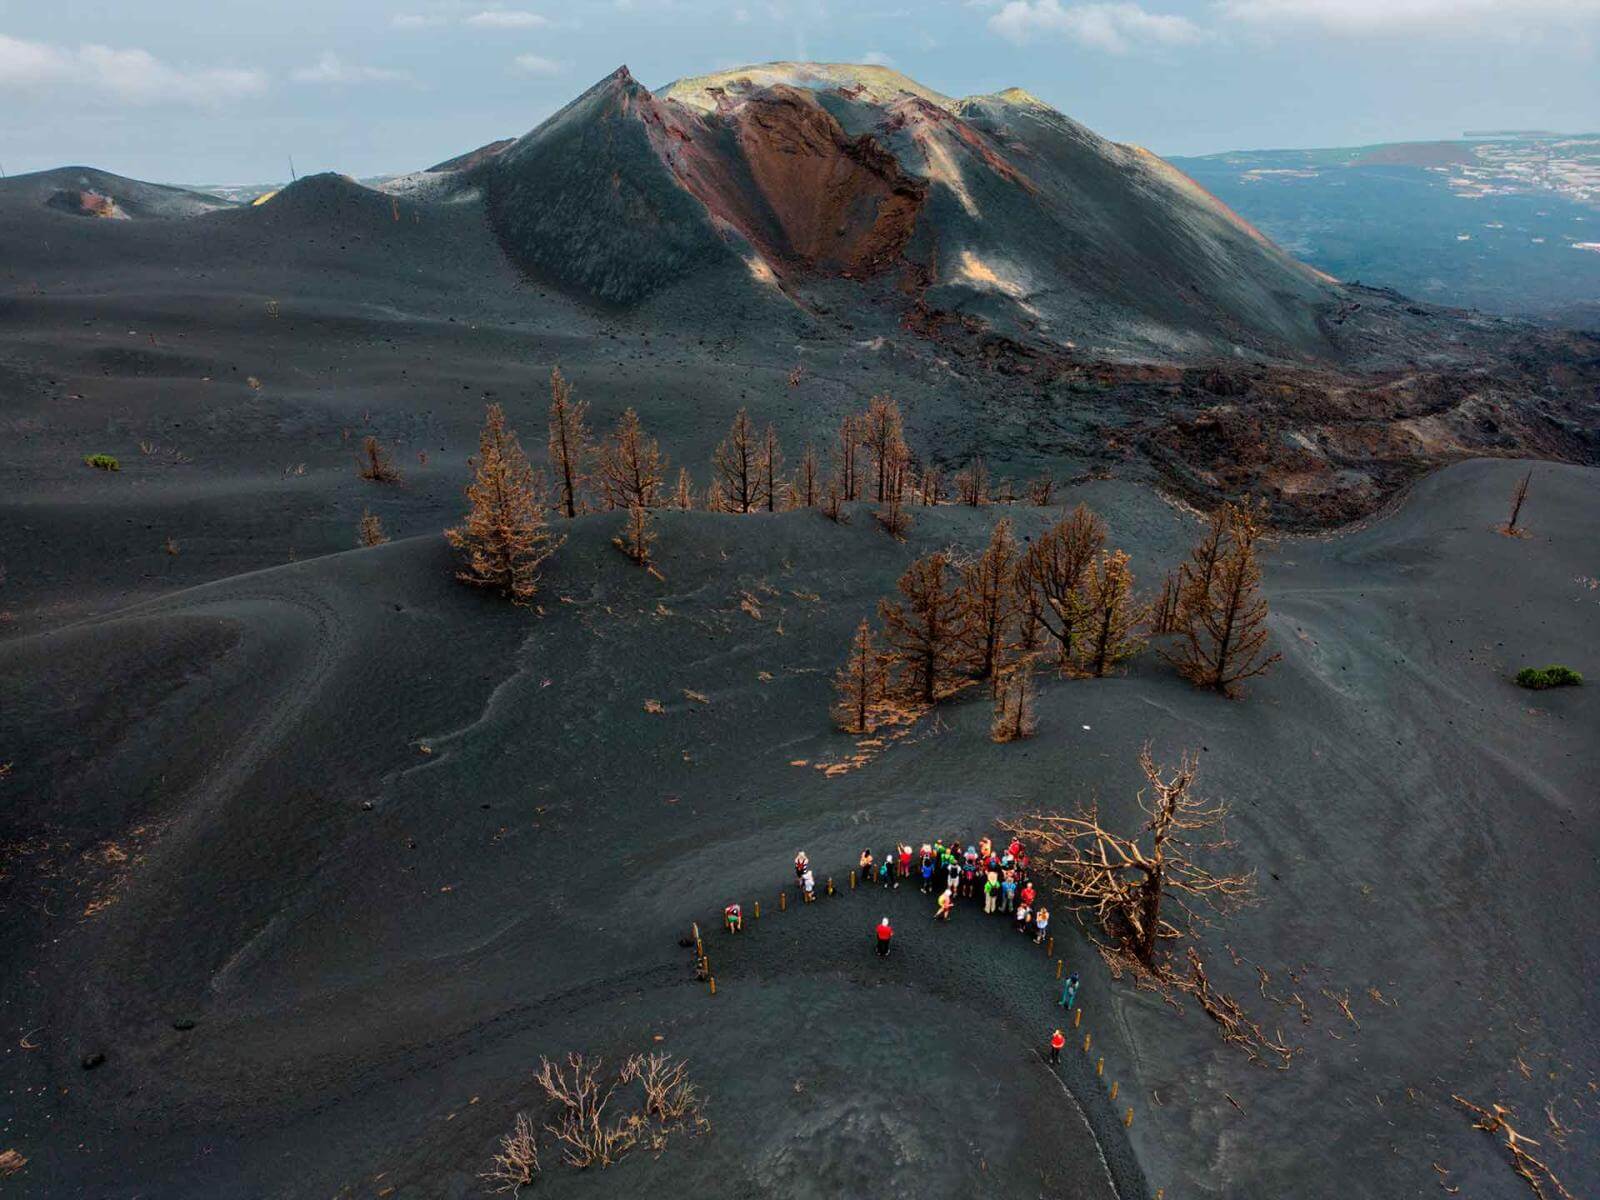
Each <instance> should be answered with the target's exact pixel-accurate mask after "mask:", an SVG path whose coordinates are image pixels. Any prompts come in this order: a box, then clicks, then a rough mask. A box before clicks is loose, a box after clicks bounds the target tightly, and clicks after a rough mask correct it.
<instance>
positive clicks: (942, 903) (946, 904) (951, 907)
mask: <svg viewBox="0 0 1600 1200" xmlns="http://www.w3.org/2000/svg"><path fill="white" fill-rule="evenodd" d="M955 907H956V898H955V897H954V896H952V895H951V894H950V889H949V888H946V889H945V890H944V891H942V892H940V893H939V911H938V912H936V913H934V914H933V919H934V920H935V921H948V920H949V919H950V914H951V913H952V912H954V911H955Z"/></svg>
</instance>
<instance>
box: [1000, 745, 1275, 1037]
mask: <svg viewBox="0 0 1600 1200" xmlns="http://www.w3.org/2000/svg"><path fill="white" fill-rule="evenodd" d="M1139 767H1140V769H1141V770H1142V771H1143V773H1144V777H1145V787H1144V788H1143V789H1141V790H1140V792H1139V795H1138V803H1139V807H1140V809H1141V810H1142V811H1143V813H1144V815H1145V818H1146V819H1145V821H1144V822H1143V824H1142V825H1141V827H1140V828H1138V829H1137V830H1136V831H1135V832H1133V833H1128V834H1124V833H1118V832H1116V831H1114V830H1113V829H1110V828H1108V827H1107V825H1106V824H1105V823H1104V822H1103V821H1102V819H1101V816H1100V812H1099V808H1098V806H1097V805H1095V804H1090V805H1088V806H1086V807H1080V808H1079V809H1078V810H1077V811H1076V812H1075V813H1073V814H1071V815H1062V814H1059V813H1041V814H1033V815H1028V816H1024V817H1020V818H1018V819H1016V820H1007V821H1001V822H1000V825H1001V828H1003V829H1005V830H1006V831H1007V832H1008V833H1012V834H1015V835H1016V836H1017V837H1019V838H1021V839H1022V840H1023V842H1024V843H1025V844H1027V845H1028V846H1029V847H1031V848H1032V849H1033V870H1034V873H1035V877H1036V878H1037V877H1038V876H1043V877H1044V878H1045V879H1046V880H1048V882H1049V884H1050V886H1051V888H1052V889H1053V890H1054V891H1055V892H1056V893H1057V894H1058V895H1059V896H1060V897H1061V900H1062V903H1063V904H1064V905H1065V906H1066V907H1068V908H1069V909H1070V910H1072V911H1073V912H1074V913H1076V914H1078V915H1079V916H1080V917H1081V918H1083V919H1084V921H1085V923H1086V925H1087V927H1088V929H1089V931H1090V933H1091V936H1092V939H1093V942H1094V945H1095V948H1096V949H1097V950H1098V951H1099V952H1100V954H1101V956H1102V957H1103V958H1104V959H1105V960H1106V962H1107V964H1108V965H1109V966H1110V967H1111V969H1112V971H1113V972H1114V973H1116V974H1120V973H1121V972H1123V971H1128V972H1130V973H1132V974H1133V976H1134V979H1135V981H1136V982H1137V983H1139V984H1140V985H1141V986H1145V987H1149V988H1153V989H1155V990H1156V991H1158V992H1160V993H1162V994H1163V995H1167V996H1169V997H1170V996H1171V995H1172V994H1173V993H1174V992H1183V993H1188V994H1189V995H1192V996H1194V997H1195V1000H1196V1002H1197V1003H1199V1005H1200V1006H1201V1008H1203V1009H1204V1010H1205V1012H1206V1014H1207V1015H1208V1016H1210V1017H1211V1019H1212V1020H1213V1021H1215V1022H1216V1023H1217V1025H1218V1026H1219V1028H1220V1029H1221V1031H1222V1036H1223V1037H1224V1039H1226V1040H1228V1041H1231V1042H1235V1043H1237V1044H1239V1045H1242V1046H1243V1047H1244V1048H1245V1050H1246V1052H1247V1053H1249V1054H1250V1055H1251V1056H1252V1057H1257V1053H1258V1051H1262V1050H1264V1051H1266V1052H1267V1053H1269V1054H1271V1055H1273V1056H1275V1057H1276V1059H1277V1061H1278V1064H1279V1065H1280V1066H1284V1067H1286V1066H1287V1065H1288V1062H1289V1059H1290V1057H1291V1056H1292V1055H1293V1054H1294V1052H1295V1051H1294V1049H1293V1048H1292V1047H1289V1046H1287V1045H1285V1044H1284V1042H1283V1040H1282V1038H1281V1037H1276V1036H1274V1035H1270V1034H1268V1033H1267V1032H1266V1031H1265V1030H1263V1029H1262V1028H1261V1026H1260V1025H1259V1024H1257V1023H1256V1022H1254V1021H1252V1020H1251V1019H1250V1018H1249V1016H1248V1015H1246V1014H1245V1012H1244V1010H1243V1009H1242V1008H1241V1007H1240V1006H1239V1005H1238V1003H1237V1002H1236V1001H1235V1000H1234V999H1233V998H1232V997H1231V996H1228V995H1226V994H1224V993H1221V992H1217V991H1216V990H1215V989H1214V988H1212V986H1211V984H1210V981H1209V980H1208V979H1207V978H1206V975H1205V968H1204V964H1203V962H1202V961H1201V959H1200V956H1199V954H1198V952H1197V951H1196V946H1195V943H1196V939H1197V935H1198V933H1199V932H1200V930H1201V929H1203V928H1204V927H1205V926H1206V925H1208V924H1210V923H1211V921H1212V920H1214V919H1216V918H1220V917H1225V916H1227V915H1229V914H1230V913H1232V912H1234V911H1236V910H1237V909H1238V908H1240V907H1241V906H1243V905H1245V904H1248V903H1250V902H1251V901H1252V900H1253V899H1254V896H1255V872H1254V871H1246V872H1237V871H1236V872H1228V871H1223V870H1219V869H1218V868H1216V867H1214V866H1213V865H1212V864H1211V862H1210V861H1209V856H1210V855H1212V854H1214V853H1216V852H1217V851H1219V850H1225V849H1228V848H1230V847H1231V846H1232V843H1231V842H1229V841H1228V840H1227V837H1226V831H1225V825H1226V820H1227V815H1228V807H1227V805H1226V804H1224V803H1221V802H1213V801H1208V800H1204V799H1201V798H1200V797H1198V796H1196V795H1195V794H1194V792H1193V790H1192V789H1193V786H1194V780H1195V775H1196V773H1197V771H1198V768H1199V760H1198V759H1197V758H1196V757H1195V756H1194V755H1193V754H1192V753H1188V752H1185V753H1184V754H1183V755H1182V757H1181V758H1180V759H1179V762H1178V765H1177V767H1175V768H1170V769H1169V768H1164V767H1162V766H1160V765H1158V764H1157V763H1156V761H1155V759H1154V758H1153V757H1152V755H1151V753H1150V747H1149V745H1146V746H1145V747H1144V748H1143V749H1142V750H1141V751H1140V753H1139ZM1174 947H1179V948H1181V954H1179V953H1175V952H1174ZM1185 966H1186V967H1187V970H1185V969H1182V968H1183V967H1185Z"/></svg>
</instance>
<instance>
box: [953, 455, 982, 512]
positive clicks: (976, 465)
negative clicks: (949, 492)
mask: <svg viewBox="0 0 1600 1200" xmlns="http://www.w3.org/2000/svg"><path fill="white" fill-rule="evenodd" d="M956 499H957V500H958V501H959V502H960V503H962V504H965V505H967V506H968V507H969V508H979V507H981V506H983V505H984V504H987V503H988V501H989V466H988V464H987V463H985V462H984V461H983V455H981V454H980V455H978V457H976V458H974V459H973V460H972V461H971V462H970V463H968V464H967V466H966V467H965V468H964V469H963V470H962V471H961V472H960V473H958V474H957V475H956Z"/></svg>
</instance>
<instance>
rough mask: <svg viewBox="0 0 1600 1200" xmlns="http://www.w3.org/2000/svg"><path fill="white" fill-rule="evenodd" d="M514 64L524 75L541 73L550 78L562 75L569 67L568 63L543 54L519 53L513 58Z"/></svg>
mask: <svg viewBox="0 0 1600 1200" xmlns="http://www.w3.org/2000/svg"><path fill="white" fill-rule="evenodd" d="M511 61H512V65H513V66H515V67H516V68H517V70H519V71H521V72H522V73H523V74H524V75H540V76H544V77H546V78H548V77H549V76H552V75H560V74H562V73H563V72H564V71H566V69H567V64H566V63H564V62H560V61H558V60H556V59H553V58H545V57H544V56H543V55H541V54H519V55H517V57H516V58H514V59H512V60H511Z"/></svg>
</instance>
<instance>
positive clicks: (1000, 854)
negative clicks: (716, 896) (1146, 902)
mask: <svg viewBox="0 0 1600 1200" xmlns="http://www.w3.org/2000/svg"><path fill="white" fill-rule="evenodd" d="M794 877H795V882H796V883H797V884H798V885H799V887H800V895H801V897H802V899H803V900H804V901H805V902H806V903H807V904H809V903H811V902H812V901H813V900H815V899H816V896H817V877H816V872H815V871H813V870H812V867H811V859H810V857H809V856H808V855H807V854H806V852H805V851H804V850H802V851H800V852H799V853H798V854H796V855H795V856H794ZM856 878H857V879H859V880H860V881H861V882H862V883H865V884H876V885H877V886H878V887H883V888H890V889H898V888H899V886H900V884H901V883H902V882H903V881H913V880H914V881H918V882H919V883H920V886H921V888H922V891H923V892H924V893H925V894H930V895H931V894H932V893H933V892H934V891H935V890H937V891H938V893H939V896H938V901H937V904H936V907H935V909H934V914H933V917H934V920H936V921H948V920H949V919H950V915H951V913H953V912H954V911H955V903H956V900H957V898H958V897H966V898H968V899H977V898H978V897H980V896H981V897H982V898H983V911H984V912H985V913H988V914H991V915H992V914H994V913H1009V914H1011V919H1012V923H1013V926H1014V927H1015V928H1016V929H1017V930H1018V931H1019V932H1021V933H1023V934H1024V935H1031V936H1032V937H1033V940H1034V943H1035V944H1036V945H1037V944H1042V943H1043V942H1044V941H1045V938H1046V937H1047V936H1048V934H1049V930H1050V910H1049V909H1048V908H1046V907H1045V906H1044V905H1043V904H1038V905H1037V906H1036V905H1035V901H1036V900H1037V899H1038V891H1037V889H1036V888H1035V887H1034V886H1033V880H1031V879H1030V878H1029V877H1028V851H1027V848H1026V847H1025V846H1023V844H1022V843H1021V842H1020V841H1018V840H1017V839H1016V838H1012V839H1011V842H1010V844H1009V845H1007V846H1006V847H1005V849H1003V850H997V849H996V848H995V845H994V843H993V841H992V840H991V839H990V838H987V837H982V838H979V839H978V841H977V842H976V843H975V844H972V845H968V846H963V845H962V844H961V843H960V842H958V841H954V840H952V841H951V842H950V843H949V844H948V845H947V844H946V843H944V842H943V841H935V842H924V843H923V844H922V847H921V849H920V850H913V849H912V848H911V847H910V846H909V845H899V846H895V847H894V848H893V849H891V850H886V851H884V852H883V854H882V856H876V855H874V854H873V853H872V850H871V848H870V847H869V848H867V849H864V850H862V851H861V858H860V860H859V861H858V863H857V866H856ZM829 886H830V888H831V887H832V881H831V880H830V881H829ZM722 915H723V924H724V926H725V928H726V929H727V930H728V931H729V932H730V933H742V932H743V931H744V910H743V909H742V908H740V906H739V905H738V904H730V905H728V906H727V907H726V908H725V909H724V910H723V914H722ZM893 942H894V926H893V925H892V924H890V922H889V918H888V917H884V918H883V919H882V920H881V921H879V922H878V924H877V925H876V926H875V927H874V929H873V945H874V946H875V947H876V948H877V952H878V956H879V957H880V958H887V957H888V956H889V950H890V947H891V946H892V945H893ZM1078 987H1079V980H1078V975H1077V972H1075V971H1074V972H1073V973H1071V974H1070V975H1068V976H1067V978H1066V979H1065V980H1064V981H1063V982H1062V987H1061V999H1060V1000H1058V1001H1056V1003H1057V1005H1059V1006H1060V1007H1061V1008H1065V1009H1068V1010H1070V1009H1071V1008H1072V1007H1073V1006H1074V1005H1075V1004H1076V1003H1077V1000H1078ZM1065 1044H1066V1036H1065V1035H1064V1034H1063V1033H1062V1031H1061V1030H1059V1029H1057V1030H1055V1031H1054V1032H1053V1033H1052V1034H1051V1036H1050V1061H1051V1062H1052V1063H1057V1062H1060V1061H1061V1048H1062V1047H1063V1046H1064V1045H1065Z"/></svg>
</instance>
